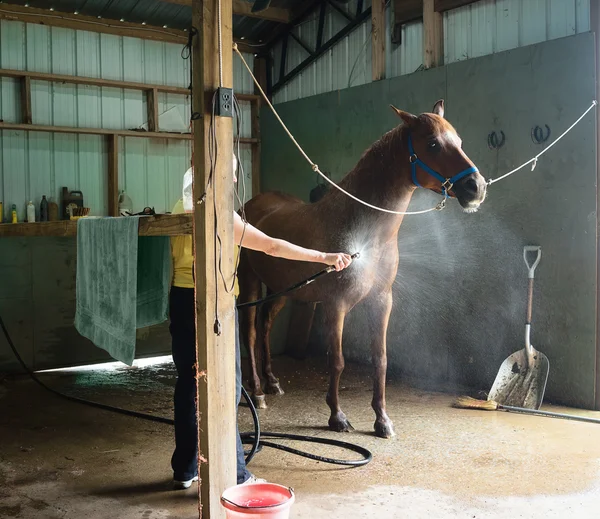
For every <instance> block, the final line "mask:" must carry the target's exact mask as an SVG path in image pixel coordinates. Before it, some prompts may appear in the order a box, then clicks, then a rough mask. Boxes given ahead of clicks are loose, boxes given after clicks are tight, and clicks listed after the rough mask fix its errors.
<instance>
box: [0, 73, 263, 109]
mask: <svg viewBox="0 0 600 519" xmlns="http://www.w3.org/2000/svg"><path fill="white" fill-rule="evenodd" d="M0 77H10V78H15V79H23V78H26V77H28V78H29V79H30V80H31V81H48V82H50V83H68V84H71V85H91V86H99V87H110V88H123V89H125V90H141V91H144V92H147V91H149V90H157V91H158V92H164V93H167V94H177V95H183V96H188V95H190V90H189V88H183V87H176V86H168V85H152V84H149V83H135V82H133V81H115V80H112V79H100V78H93V77H84V76H68V75H65V74H49V73H46V72H30V71H26V70H13V69H0ZM236 97H237V98H238V101H255V100H257V99H259V98H260V96H259V95H256V94H236Z"/></svg>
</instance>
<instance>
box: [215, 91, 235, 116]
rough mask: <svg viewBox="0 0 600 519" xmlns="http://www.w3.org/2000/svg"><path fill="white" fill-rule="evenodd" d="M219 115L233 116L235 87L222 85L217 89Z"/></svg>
mask: <svg viewBox="0 0 600 519" xmlns="http://www.w3.org/2000/svg"><path fill="white" fill-rule="evenodd" d="M217 115H218V116H219V117H233V89H231V88H223V87H221V88H219V89H218V90H217Z"/></svg>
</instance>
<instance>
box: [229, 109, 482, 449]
mask: <svg viewBox="0 0 600 519" xmlns="http://www.w3.org/2000/svg"><path fill="white" fill-rule="evenodd" d="M391 108H392V109H393V111H394V112H395V113H396V115H397V116H398V117H400V119H401V120H402V122H401V123H400V124H399V125H398V126H396V127H395V128H393V129H392V130H390V131H389V132H387V133H386V134H385V135H383V136H382V137H381V138H380V139H379V140H378V141H376V142H375V143H374V144H372V145H371V146H370V147H369V148H368V149H367V150H366V151H365V152H364V153H363V155H362V157H361V158H360V159H359V161H358V163H357V164H356V166H355V167H354V169H352V170H351V171H350V172H349V173H348V174H347V175H346V176H345V177H344V178H343V179H342V180H341V181H340V182H339V184H338V185H339V187H341V188H343V189H344V190H345V191H347V192H349V193H351V194H352V195H354V196H356V197H358V198H360V199H361V200H363V201H365V202H367V203H369V204H371V205H373V206H377V207H379V208H383V209H386V210H388V211H395V212H406V211H407V208H408V205H409V203H410V200H411V198H412V196H413V193H414V192H415V190H416V189H417V188H418V187H422V188H425V189H429V190H431V191H434V192H436V193H439V194H442V195H443V196H445V197H448V198H455V199H457V200H458V202H459V204H460V206H461V207H462V208H463V211H465V212H467V213H472V212H475V211H477V209H478V208H479V206H480V205H481V204H482V203H483V201H484V200H485V196H486V189H487V184H486V182H485V180H484V178H483V176H482V175H481V174H480V173H479V170H478V169H477V168H476V167H475V165H474V164H473V162H472V161H471V160H470V159H469V157H468V156H467V155H466V153H465V152H464V151H463V150H462V141H461V139H460V137H459V135H458V133H457V132H456V130H455V129H454V128H453V126H452V125H451V124H450V123H449V122H448V121H447V120H446V119H445V118H444V101H443V99H442V100H439V101H438V102H437V103H435V105H434V107H433V110H432V112H430V113H422V114H420V115H418V116H417V115H413V114H411V113H409V112H406V111H403V110H400V109H398V108H396V107H395V106H393V105H392V106H391ZM244 213H245V217H246V219H247V221H248V222H249V223H250V224H252V225H254V226H256V227H257V228H258V229H260V230H262V231H263V232H265V233H266V234H268V235H270V236H273V237H275V238H280V239H285V240H287V241H289V242H292V243H295V244H297V245H300V246H303V247H306V248H310V249H316V250H320V251H324V252H347V253H349V254H354V253H356V252H358V253H360V258H358V259H356V260H355V261H353V263H352V264H351V265H350V266H349V267H348V268H346V269H345V270H343V271H341V272H333V273H331V274H329V275H327V276H323V277H321V278H320V279H319V280H317V281H315V282H314V283H311V284H309V285H306V286H305V287H303V288H301V289H299V290H296V291H294V292H289V293H287V294H286V296H287V297H280V298H274V299H272V300H270V301H267V302H265V303H264V304H263V306H262V308H261V310H260V311H258V312H257V309H256V307H249V308H243V309H240V317H241V322H240V326H241V332H242V337H243V339H244V340H245V343H246V346H247V348H248V351H249V357H250V365H251V377H250V380H249V386H250V390H251V394H252V399H253V401H254V402H255V404H256V406H257V407H258V408H266V403H265V392H266V393H268V394H283V391H282V389H281V386H280V384H279V381H278V379H277V378H276V377H275V375H274V374H273V370H272V366H271V351H270V333H271V327H272V325H273V320H274V319H275V317H276V315H277V314H278V312H279V311H280V310H281V309H282V308H283V307H284V306H285V303H286V300H287V298H288V297H289V298H293V299H295V300H299V301H304V302H318V303H320V304H321V305H322V308H323V316H324V329H325V340H326V342H327V346H328V365H329V378H330V380H329V390H328V392H327V397H326V402H327V404H328V406H329V408H330V410H331V416H330V418H329V428H330V429H331V430H333V431H338V432H348V431H351V430H352V426H351V425H350V422H349V421H348V419H347V417H346V415H345V414H344V413H343V411H342V409H341V407H340V402H339V381H340V377H341V375H342V371H343V370H344V356H343V353H342V331H343V327H344V320H345V317H346V315H347V313H348V312H349V311H350V310H351V309H352V308H353V307H354V306H356V305H357V304H358V303H359V302H363V303H366V304H365V305H364V308H365V310H366V312H368V322H369V327H370V336H371V356H372V363H373V399H372V408H373V410H374V411H375V416H376V420H375V424H374V430H375V434H376V436H378V437H381V438H391V437H392V436H394V434H395V433H394V427H393V423H392V421H391V420H390V418H389V417H388V415H387V412H386V405H385V378H386V371H387V353H386V333H387V328H388V322H389V318H390V313H391V309H392V285H393V283H394V280H395V278H396V273H397V271H398V264H399V251H398V240H397V236H398V231H399V229H400V225H401V224H402V221H403V218H404V216H403V215H402V214H391V213H386V212H382V211H379V210H375V209H373V208H371V207H368V206H365V205H364V204H361V203H358V202H357V201H355V200H353V199H351V198H350V197H348V196H347V195H346V194H344V193H342V192H341V191H340V190H338V189H336V188H335V186H332V188H331V189H330V190H329V192H328V193H327V194H326V195H325V196H324V197H323V198H321V199H320V200H319V201H318V202H316V203H313V204H306V203H304V202H303V201H302V200H300V199H298V198H296V197H293V196H291V195H288V194H284V193H280V192H266V193H263V194H259V195H257V196H256V197H254V198H252V199H251V200H250V201H248V202H247V203H246V204H245V206H244ZM322 268H323V266H322V265H320V266H319V265H316V264H313V263H304V262H297V261H289V260H285V259H279V258H274V257H272V256H268V255H266V254H264V253H260V252H255V251H251V250H248V249H242V253H241V257H240V265H239V274H238V275H239V287H240V293H239V300H238V302H239V303H244V302H249V301H254V300H257V299H259V298H260V297H261V296H262V284H264V285H266V287H267V293H268V294H276V293H279V292H280V291H283V290H285V289H286V288H287V287H289V286H292V285H294V284H295V283H298V282H299V281H301V280H303V279H307V278H308V277H309V276H311V275H313V274H315V273H317V272H318V271H320V270H321V269H322ZM257 348H259V352H262V360H263V374H264V376H265V378H266V385H265V390H264V392H263V390H262V388H261V381H260V378H259V375H258V371H257V361H256V357H257V355H256V353H257Z"/></svg>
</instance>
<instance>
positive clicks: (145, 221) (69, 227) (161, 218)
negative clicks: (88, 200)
mask: <svg viewBox="0 0 600 519" xmlns="http://www.w3.org/2000/svg"><path fill="white" fill-rule="evenodd" d="M138 232H139V235H140V236H181V235H183V234H191V233H192V216H191V215H189V214H172V215H171V214H163V215H156V216H146V217H142V218H140V225H139V231H138ZM18 236H26V237H27V236H31V237H43V236H55V237H69V236H77V220H58V221H56V222H37V223H4V224H0V238H9V237H18Z"/></svg>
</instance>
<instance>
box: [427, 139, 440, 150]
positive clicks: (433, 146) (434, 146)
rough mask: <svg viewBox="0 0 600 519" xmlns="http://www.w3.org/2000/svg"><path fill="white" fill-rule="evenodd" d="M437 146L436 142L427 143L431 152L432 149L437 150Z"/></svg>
mask: <svg viewBox="0 0 600 519" xmlns="http://www.w3.org/2000/svg"><path fill="white" fill-rule="evenodd" d="M437 145H438V144H437V142H436V141H431V142H430V143H429V149H431V150H433V149H435V148H437Z"/></svg>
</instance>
